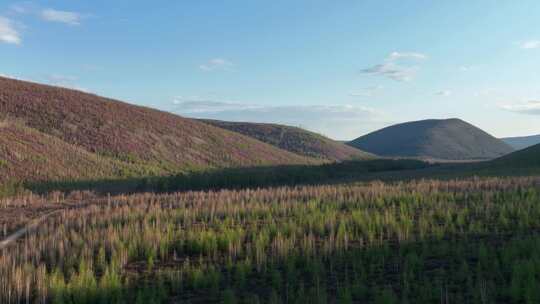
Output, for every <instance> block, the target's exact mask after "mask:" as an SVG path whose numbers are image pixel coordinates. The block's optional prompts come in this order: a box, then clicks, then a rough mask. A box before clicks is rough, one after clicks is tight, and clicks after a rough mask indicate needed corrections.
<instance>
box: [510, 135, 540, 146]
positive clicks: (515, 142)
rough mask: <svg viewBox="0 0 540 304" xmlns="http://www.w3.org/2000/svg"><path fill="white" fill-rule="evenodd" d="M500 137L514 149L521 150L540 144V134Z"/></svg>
mask: <svg viewBox="0 0 540 304" xmlns="http://www.w3.org/2000/svg"><path fill="white" fill-rule="evenodd" d="M501 139H502V141H504V142H505V143H507V144H509V145H510V146H512V147H513V148H514V149H516V150H521V149H525V148H528V147H531V146H534V145H537V144H540V135H531V136H519V137H506V138H501Z"/></svg>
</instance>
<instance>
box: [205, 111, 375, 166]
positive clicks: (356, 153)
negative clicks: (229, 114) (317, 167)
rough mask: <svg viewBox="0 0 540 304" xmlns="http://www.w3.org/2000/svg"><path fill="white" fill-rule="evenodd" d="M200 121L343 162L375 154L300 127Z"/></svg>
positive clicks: (276, 145)
mask: <svg viewBox="0 0 540 304" xmlns="http://www.w3.org/2000/svg"><path fill="white" fill-rule="evenodd" d="M201 121H203V122H205V123H207V124H210V125H213V126H216V127H219V128H223V129H227V130H230V131H234V132H238V133H241V134H244V135H246V136H250V137H253V138H255V139H257V140H260V141H262V142H265V143H267V144H270V145H273V146H275V147H278V148H280V149H283V150H287V151H289V152H293V153H296V154H299V155H303V156H307V157H313V158H321V159H327V160H331V161H344V160H353V159H372V158H375V156H374V155H372V154H370V153H367V152H364V151H361V150H359V149H356V148H354V147H350V146H348V145H346V144H344V143H341V142H338V141H335V140H332V139H330V138H327V137H324V136H322V135H320V134H317V133H314V132H311V131H307V130H304V129H301V128H298V127H292V126H285V125H280V124H269V123H249V122H229V121H220V120H209V119H202V120H201Z"/></svg>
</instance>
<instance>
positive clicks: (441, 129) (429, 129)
mask: <svg viewBox="0 0 540 304" xmlns="http://www.w3.org/2000/svg"><path fill="white" fill-rule="evenodd" d="M348 144H349V145H351V146H353V147H356V148H359V149H361V150H364V151H367V152H371V153H374V154H377V155H381V156H388V157H417V158H432V159H441V160H483V159H493V158H497V157H500V156H502V155H505V154H508V153H510V152H512V151H513V149H512V147H510V146H509V145H507V144H506V143H504V142H503V141H501V140H499V139H497V138H495V137H493V136H491V135H489V134H488V133H486V132H484V131H482V130H481V129H479V128H477V127H475V126H473V125H471V124H469V123H467V122H465V121H463V120H460V119H455V118H453V119H428V120H421V121H414V122H407V123H401V124H397V125H393V126H390V127H386V128H383V129H381V130H378V131H375V132H372V133H370V134H367V135H365V136H361V137H359V138H357V139H355V140H353V141H351V142H349V143H348Z"/></svg>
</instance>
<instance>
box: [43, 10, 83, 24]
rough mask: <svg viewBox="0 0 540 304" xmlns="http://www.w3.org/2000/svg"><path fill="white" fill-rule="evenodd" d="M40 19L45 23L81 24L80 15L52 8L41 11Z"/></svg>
mask: <svg viewBox="0 0 540 304" xmlns="http://www.w3.org/2000/svg"><path fill="white" fill-rule="evenodd" d="M41 18H43V19H44V20H46V21H51V22H60V23H65V24H69V25H79V24H81V15H80V14H79V13H76V12H68V11H59V10H55V9H52V8H48V9H44V10H43V11H41Z"/></svg>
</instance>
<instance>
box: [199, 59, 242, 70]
mask: <svg viewBox="0 0 540 304" xmlns="http://www.w3.org/2000/svg"><path fill="white" fill-rule="evenodd" d="M233 67H234V64H233V63H232V62H230V61H228V60H226V59H223V58H214V59H210V60H209V61H208V62H206V63H204V64H201V65H200V66H199V69H201V70H203V71H214V70H230V69H232V68H233Z"/></svg>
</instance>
